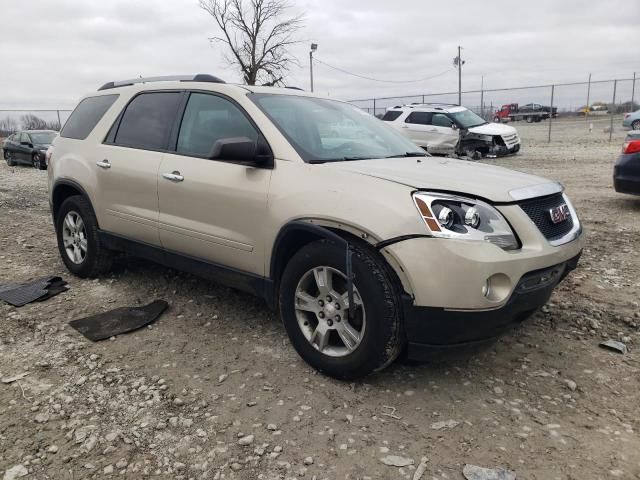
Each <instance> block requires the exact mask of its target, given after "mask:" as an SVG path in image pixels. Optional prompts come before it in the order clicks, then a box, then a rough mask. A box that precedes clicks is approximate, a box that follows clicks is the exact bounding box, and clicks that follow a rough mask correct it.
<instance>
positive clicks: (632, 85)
mask: <svg viewBox="0 0 640 480" xmlns="http://www.w3.org/2000/svg"><path fill="white" fill-rule="evenodd" d="M635 98H636V72H633V83H632V84H631V110H630V112H633V111H634V109H635V105H634V104H633V101H634V100H635Z"/></svg>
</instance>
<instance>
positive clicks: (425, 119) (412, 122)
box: [401, 112, 435, 148]
mask: <svg viewBox="0 0 640 480" xmlns="http://www.w3.org/2000/svg"><path fill="white" fill-rule="evenodd" d="M431 115H432V114H431V113H430V112H411V113H410V114H409V115H408V116H407V118H405V120H404V124H403V125H402V127H401V128H402V129H403V131H404V132H405V134H406V136H407V137H409V139H410V140H411V141H413V143H415V144H416V145H418V146H420V147H423V148H427V147H428V146H429V145H431V144H432V143H433V141H434V133H435V130H434V129H433V127H431Z"/></svg>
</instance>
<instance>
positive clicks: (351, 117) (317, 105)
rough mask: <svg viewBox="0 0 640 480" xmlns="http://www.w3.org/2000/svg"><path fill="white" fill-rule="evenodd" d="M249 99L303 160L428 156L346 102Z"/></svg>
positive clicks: (259, 96) (282, 97) (270, 96)
mask: <svg viewBox="0 0 640 480" xmlns="http://www.w3.org/2000/svg"><path fill="white" fill-rule="evenodd" d="M249 97H250V98H251V99H252V100H253V101H254V102H255V103H256V104H257V105H258V107H260V109H262V111H263V112H264V113H265V114H266V115H267V116H268V117H269V118H270V119H271V121H272V122H273V123H274V124H275V125H276V127H278V129H279V130H280V132H281V133H282V134H283V135H284V136H285V137H286V138H287V140H289V142H290V143H291V145H292V146H293V147H294V148H295V149H296V151H297V152H298V154H300V156H301V157H302V159H303V160H304V161H305V162H310V163H322V162H339V161H345V160H366V159H373V158H390V157H406V156H425V155H426V153H425V152H424V150H421V149H420V148H419V147H417V146H416V145H414V144H413V143H411V142H410V141H409V140H407V139H406V138H405V137H403V136H402V135H401V134H400V133H398V132H396V131H395V130H394V129H393V128H391V127H389V126H387V125H386V124H385V123H384V122H382V121H381V120H378V119H377V118H375V117H374V116H372V115H369V114H368V113H366V112H365V111H363V110H361V109H359V108H356V107H354V106H353V105H349V104H348V103H343V102H338V101H335V100H328V99H323V98H315V97H302V96H296V95H273V94H258V93H254V94H251V95H249Z"/></svg>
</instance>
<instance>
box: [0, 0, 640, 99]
mask: <svg viewBox="0 0 640 480" xmlns="http://www.w3.org/2000/svg"><path fill="white" fill-rule="evenodd" d="M0 11H1V15H2V22H1V23H2V27H1V31H0V58H2V60H3V62H2V63H3V66H2V74H1V75H0V109H2V108H12V107H20V108H23V107H24V108H27V107H73V106H74V105H75V103H76V101H77V99H78V97H80V96H82V95H84V94H86V93H87V92H89V91H92V90H95V89H96V88H98V87H99V86H100V85H101V84H103V83H105V82H106V81H110V80H117V79H126V78H131V77H137V76H139V75H143V76H153V75H170V74H179V73H194V72H206V73H213V74H216V75H218V76H220V77H222V78H224V79H225V80H227V81H230V82H239V81H240V79H241V76H240V75H239V73H238V72H236V71H234V69H233V68H232V67H229V66H228V65H226V64H225V63H224V61H223V58H222V54H221V51H220V48H221V46H220V45H214V46H212V45H210V43H209V41H208V40H207V38H208V37H210V36H213V35H215V34H216V33H217V32H216V28H215V26H214V23H213V20H212V19H211V18H210V17H209V16H208V15H207V13H206V12H204V11H203V10H201V9H200V8H199V7H198V2H197V0H171V1H158V0H100V1H94V0H57V1H50V0H25V1H20V2H18V1H15V0H3V2H2V7H1V8H0ZM297 13H302V14H304V15H305V27H304V28H303V29H302V30H301V31H300V33H299V38H300V40H301V43H300V45H298V46H297V47H296V48H295V49H294V53H295V55H296V56H297V57H298V58H299V59H300V64H301V65H300V67H296V68H294V69H292V71H291V72H290V75H289V78H288V82H287V83H288V84H290V85H296V86H300V87H303V88H305V89H308V88H309V65H308V45H309V43H310V42H312V41H313V42H316V43H318V44H319V48H318V51H317V53H316V55H317V58H318V59H319V60H322V61H324V62H327V63H329V64H332V65H334V66H336V67H339V68H342V69H345V70H349V71H352V72H355V73H358V74H361V75H365V76H369V77H374V78H379V79H383V80H413V79H419V78H424V77H428V76H431V75H436V74H439V73H442V72H445V71H447V70H448V71H447V73H445V74H443V75H441V76H439V77H437V78H433V79H431V80H426V81H422V82H416V83H407V84H390V83H381V82H373V81H367V80H362V79H358V78H355V77H351V76H348V75H345V74H343V73H339V72H337V71H334V70H331V69H329V68H328V67H326V66H324V65H321V64H316V65H315V86H316V92H318V93H320V94H323V95H330V96H331V97H335V98H340V99H353V98H368V97H372V96H377V97H381V96H391V95H396V94H398V95H399V94H414V93H416V94H417V93H428V92H441V91H455V90H457V74H456V72H455V70H454V69H453V67H452V59H453V57H454V56H455V55H456V47H457V45H462V46H463V48H464V50H463V58H464V59H465V60H466V62H467V63H466V65H465V67H464V69H463V72H464V78H463V88H466V89H477V88H479V87H480V78H481V76H482V75H484V82H485V87H487V88H499V87H507V86H522V85H533V84H548V83H553V82H570V81H581V80H586V79H587V76H588V74H589V72H591V73H592V74H593V78H594V79H606V78H630V77H631V75H632V73H633V71H634V70H635V71H638V72H640V54H638V50H637V47H636V45H637V41H638V28H639V27H638V21H639V20H640V2H638V1H636V0H632V1H629V0H625V1H622V0H606V1H602V0H597V1H596V0H562V1H558V0H536V1H535V2H524V1H518V0H504V1H503V0H496V1H490V0H484V1H479V0H459V1H457V2H453V1H440V2H435V1H426V0H395V1H390V0H349V1H344V0H342V1H341V0H322V1H317V0H316V1H313V0H293V8H292V14H297ZM601 90H602V92H599V91H598V89H597V88H596V91H595V92H594V94H593V95H592V99H594V98H598V97H603V98H602V99H606V100H609V99H610V86H608V87H606V89H605V88H604V87H602V88H601ZM619 91H621V92H622V93H621V96H622V97H627V99H628V98H629V97H630V91H631V89H630V83H629V84H628V85H621V87H620V90H619ZM636 91H637V92H638V91H640V82H639V85H638V87H637V90H636ZM558 95H559V96H561V95H562V92H559V93H558ZM567 95H568V94H567ZM516 96H517V93H516V94H514V95H513V96H512V97H511V98H514V99H515V100H514V101H517V100H518V99H517V98H516ZM540 96H541V99H540V101H541V102H542V103H544V101H545V100H546V99H547V96H548V92H546V90H545V91H544V92H540ZM638 96H639V95H638V94H636V98H637V97H638ZM501 98H504V97H501ZM520 98H524V97H520ZM527 98H532V97H531V94H530V92H529V93H528V96H527ZM467 101H468V102H475V101H476V100H475V98H474V99H471V98H469V100H467ZM498 101H500V100H498V99H497V97H496V102H498ZM502 101H505V102H506V101H509V100H507V99H506V98H505V99H504V100H502ZM572 102H573V100H572ZM547 103H548V102H547Z"/></svg>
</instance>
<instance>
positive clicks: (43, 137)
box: [31, 132, 56, 145]
mask: <svg viewBox="0 0 640 480" xmlns="http://www.w3.org/2000/svg"><path fill="white" fill-rule="evenodd" d="M54 138H56V133H55V132H38V133H32V134H31V141H32V142H33V143H37V144H38V145H50V144H51V142H53V139H54Z"/></svg>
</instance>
